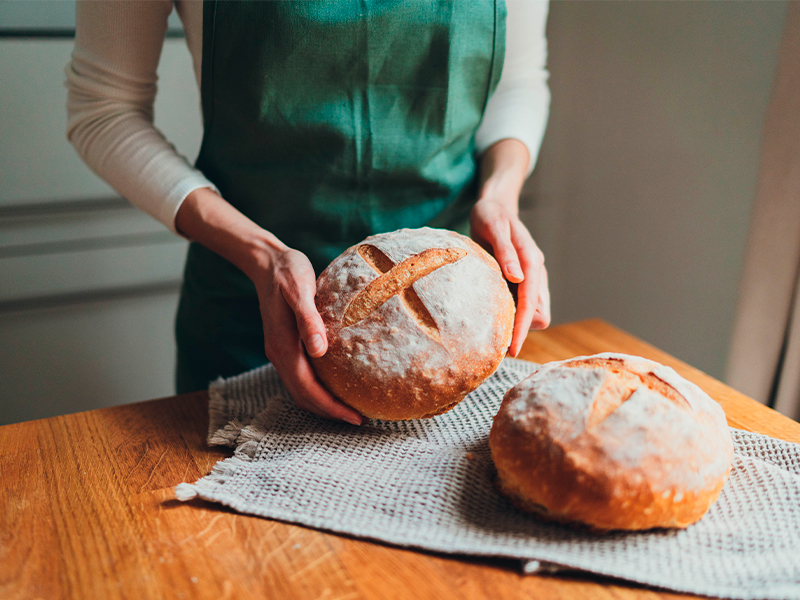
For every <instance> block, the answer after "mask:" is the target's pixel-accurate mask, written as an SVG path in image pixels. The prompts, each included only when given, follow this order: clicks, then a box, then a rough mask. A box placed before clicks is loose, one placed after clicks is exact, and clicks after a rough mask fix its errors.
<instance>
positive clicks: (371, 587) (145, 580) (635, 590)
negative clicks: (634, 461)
mask: <svg viewBox="0 0 800 600" xmlns="http://www.w3.org/2000/svg"><path fill="white" fill-rule="evenodd" d="M601 351H616V352H626V353H630V354H638V355H641V356H646V357H648V358H652V359H655V360H657V361H659V362H662V363H665V364H668V365H670V366H673V367H674V368H675V369H677V370H678V372H679V373H681V374H682V375H683V376H685V377H686V378H688V379H690V380H692V381H694V382H695V383H697V384H698V385H700V386H701V387H702V388H704V389H705V390H706V391H707V392H708V393H709V394H710V395H711V396H712V397H714V398H715V399H717V400H718V401H719V402H720V403H721V404H722V406H723V407H724V409H725V411H726V413H727V414H728V418H729V422H730V424H731V425H732V426H734V427H739V428H742V429H749V430H752V431H758V432H761V433H766V434H769V435H772V436H774V437H778V438H781V439H785V440H789V441H793V442H800V424H798V423H796V422H794V421H792V420H790V419H787V418H785V417H783V416H781V415H779V414H778V413H776V412H774V411H772V410H770V409H769V408H766V407H764V406H762V405H760V404H758V403H757V402H755V401H753V400H751V399H749V398H747V397H745V396H743V395H742V394H739V393H737V392H735V391H734V390H732V389H730V388H728V387H726V386H725V385H723V384H721V383H719V382H718V381H716V380H714V379H713V378H711V377H708V376H707V375H704V374H703V373H701V372H700V371H697V370H696V369H693V368H691V367H689V366H688V365H685V364H683V363H681V362H679V361H677V360H675V359H674V358H672V357H670V356H669V355H667V354H665V353H663V352H661V351H659V350H657V349H656V348H653V347H652V346H650V345H647V344H645V343H643V342H641V341H639V340H637V339H635V338H633V337H631V336H629V335H627V334H625V333H624V332H622V331H620V330H618V329H615V328H614V327H611V326H610V325H608V324H606V323H604V322H602V321H597V320H591V321H582V322H579V323H572V324H568V325H562V326H559V327H553V328H551V329H549V330H547V331H544V332H536V333H531V334H530V336H529V337H528V340H527V342H526V344H525V347H524V350H523V354H522V358H526V359H528V360H533V361H536V362H544V361H548V360H560V359H565V358H570V357H573V356H578V355H583V354H592V353H596V352H601ZM207 427H208V417H207V396H206V394H205V393H196V394H188V395H184V396H178V397H173V398H164V399H161V400H153V401H149V402H142V403H139V404H131V405H126V406H119V407H114V408H107V409H102V410H94V411H89V412H84V413H78V414H73V415H67V416H62V417H56V418H51V419H45V420H41V421H31V422H27V423H20V424H15V425H7V426H4V427H0V478H1V480H2V487H1V488H0V598H3V599H8V600H11V599H26V600H29V599H34V598H42V599H47V600H53V599H56V598H80V599H94V598H98V599H115V598H136V599H146V598H215V599H218V598H236V599H245V598H298V599H301V598H302V599H308V598H326V599H336V598H341V599H344V598H352V599H361V598H364V599H366V598H423V599H424V598H431V599H436V600H443V599H445V598H530V599H536V598H541V599H545V598H546V599H578V598H600V599H606V598H608V599H611V598H615V599H634V598H636V599H644V598H648V599H656V598H683V597H686V596H682V595H677V594H670V593H666V592H661V591H658V590H651V589H645V588H641V587H636V586H632V585H627V584H625V583H621V582H617V581H611V580H606V579H602V578H598V577H591V576H586V575H575V576H563V575H562V576H533V575H531V576H522V575H520V573H519V570H518V563H516V562H512V561H504V560H489V559H467V558H453V557H448V556H442V555H435V554H429V553H424V552H419V551H410V550H404V549H398V548H392V547H389V546H385V545H381V544H377V543H373V542H366V541H361V540H356V539H351V538H348V537H344V536H339V535H332V534H327V533H323V532H319V531H315V530H312V529H307V528H304V527H298V526H295V525H290V524H286V523H281V522H277V521H271V520H268V519H261V518H256V517H249V516H243V515H238V514H236V513H234V512H233V511H230V510H228V509H225V508H222V507H220V506H217V505H215V504H211V503H206V502H203V501H200V500H195V501H192V502H188V503H181V502H178V501H176V500H175V499H174V494H173V492H172V488H173V487H174V486H175V485H176V484H178V483H180V482H184V481H194V480H196V479H198V478H200V477H202V476H204V475H206V474H207V473H208V472H209V471H210V470H211V467H212V466H213V465H214V463H216V462H217V461H218V460H220V459H222V458H225V457H226V456H229V455H230V453H229V452H227V451H223V450H220V449H217V448H208V447H207V446H206V443H205V435H206V430H207Z"/></svg>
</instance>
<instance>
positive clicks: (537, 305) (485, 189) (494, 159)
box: [470, 139, 550, 356]
mask: <svg viewBox="0 0 800 600" xmlns="http://www.w3.org/2000/svg"><path fill="white" fill-rule="evenodd" d="M527 164H528V151H527V148H526V147H525V145H524V144H522V143H521V142H519V141H518V140H515V139H506V140H502V141H500V142H498V143H496V144H494V145H493V146H492V147H491V148H489V149H488V150H487V151H486V152H485V154H484V155H483V157H482V159H481V186H480V196H479V198H478V201H477V202H476V203H475V206H473V208H472V212H471V213H470V233H471V236H472V239H474V240H475V241H476V242H477V243H478V244H480V245H481V246H483V247H484V248H486V249H487V250H489V251H490V252H491V253H492V254H493V255H494V257H495V259H496V260H497V262H498V264H499V265H500V269H501V270H502V271H503V275H504V276H505V277H506V279H508V281H510V282H511V283H513V284H517V312H516V316H515V318H514V334H513V336H512V338H511V346H510V347H509V353H510V354H511V356H517V354H519V351H520V349H521V348H522V343H523V342H524V341H525V337H526V336H527V334H528V331H529V330H530V329H544V328H545V327H547V326H548V325H549V324H550V291H549V287H548V281H547V269H546V268H545V266H544V255H543V254H542V251H541V250H539V247H538V246H537V245H536V242H534V241H533V237H531V234H530V232H529V231H528V228H527V227H526V226H525V224H524V223H522V221H520V219H519V211H518V203H519V193H520V190H521V189H522V183H523V182H524V179H525V174H526V172H527Z"/></svg>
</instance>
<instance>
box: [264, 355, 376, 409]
mask: <svg viewBox="0 0 800 600" xmlns="http://www.w3.org/2000/svg"><path fill="white" fill-rule="evenodd" d="M281 363H282V365H281V369H279V370H278V373H279V374H280V375H281V378H282V380H283V381H284V384H285V385H286V388H287V389H288V390H289V393H290V394H291V395H292V399H293V400H294V402H295V404H297V406H299V407H300V408H302V409H304V410H307V411H309V412H311V413H314V414H315V415H317V416H319V417H323V418H325V419H333V420H337V421H345V422H347V423H351V424H352V425H361V424H362V423H364V422H365V421H366V419H365V418H364V417H362V416H361V414H359V413H358V412H357V411H356V410H353V409H352V408H350V407H349V406H347V405H346V404H344V403H343V402H341V401H339V400H337V399H336V398H334V397H333V395H332V394H331V393H330V392H329V391H328V390H326V389H325V387H324V386H323V385H322V384H321V383H320V382H319V380H318V379H317V376H316V374H315V373H314V370H313V369H312V368H311V365H310V364H309V362H308V359H306V357H305V356H304V355H303V354H302V352H298V353H296V354H295V355H294V356H291V357H289V360H288V361H286V360H282V361H281ZM287 363H288V364H287ZM275 368H276V369H278V366H277V365H276V367H275ZM281 371H283V373H281Z"/></svg>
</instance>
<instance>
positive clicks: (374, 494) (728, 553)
mask: <svg viewBox="0 0 800 600" xmlns="http://www.w3.org/2000/svg"><path fill="white" fill-rule="evenodd" d="M534 367H535V365H534V364H532V363H529V362H525V361H520V360H514V359H505V360H504V361H503V362H502V363H501V365H500V368H499V369H498V370H497V372H496V373H495V374H494V375H492V376H491V377H490V378H489V379H488V380H487V381H486V382H484V384H483V385H481V386H480V387H479V388H478V389H477V390H475V391H474V392H473V393H471V394H470V395H469V396H467V398H466V399H465V400H464V401H463V402H461V403H460V404H458V405H457V406H456V407H455V408H454V409H452V410H451V411H449V412H447V413H445V414H443V415H439V416H437V417H434V418H432V419H426V420H417V421H403V422H386V421H371V422H370V423H369V424H367V425H364V426H361V427H355V426H351V425H347V424H340V423H335V422H330V421H324V420H321V419H319V418H317V417H314V416H313V415H310V414H308V413H306V412H304V411H302V410H300V409H298V408H296V407H295V405H294V403H293V402H292V401H291V400H290V399H289V394H288V392H287V391H286V389H285V388H284V387H283V384H282V383H281V382H280V379H279V378H278V376H277V373H276V372H275V370H274V369H273V368H272V367H271V366H269V365H268V366H266V367H262V368H260V369H256V370H254V371H250V372H248V373H244V374H242V375H239V376H237V377H232V378H230V379H227V380H222V379H220V380H218V381H217V382H215V383H214V384H212V386H211V389H210V398H211V401H210V409H209V412H210V427H209V443H210V444H212V445H214V444H224V445H229V446H231V447H233V448H235V453H234V456H233V457H231V458H229V459H226V460H223V461H220V462H219V463H218V464H217V465H216V466H215V467H214V469H213V471H212V472H211V473H210V474H209V475H208V476H206V477H204V478H203V479H200V480H199V481H197V482H196V483H194V484H188V483H184V484H180V485H179V486H178V487H177V488H176V495H177V496H178V498H179V499H181V500H188V499H191V498H194V497H197V496H199V497H201V498H203V499H206V500H209V501H213V502H219V503H221V504H224V505H226V506H229V507H231V508H233V509H235V510H237V511H240V512H242V513H248V514H252V515H258V516H262V517H268V518H271V519H279V520H282V521H288V522H292V523H298V524H302V525H306V526H309V527H314V528H318V529H324V530H327V531H333V532H339V533H346V534H349V535H352V536H357V537H362V538H369V539H374V540H379V541H382V542H387V543H389V544H394V545H398V546H406V547H414V548H421V549H426V550H432V551H437V552H444V553H450V554H465V555H475V556H502V557H509V558H517V559H520V560H521V561H522V564H523V570H524V571H525V572H541V571H553V570H559V569H577V570H581V571H587V572H591V573H595V574H600V575H605V576H611V577H617V578H621V579H624V580H628V581H631V582H636V583H639V584H645V585H650V586H654V587H659V588H664V589H668V590H673V591H678V592H687V593H695V594H704V595H708V596H717V597H724V598H748V599H749V598H776V599H777V598H780V599H792V598H797V599H800V445H797V444H791V443H788V442H783V441H780V440H775V439H772V438H769V437H766V436H762V435H757V434H753V433H749V432H746V431H741V430H736V429H731V433H732V435H733V441H734V449H735V453H734V461H733V471H732V473H731V477H730V480H729V481H728V483H727V484H726V485H725V488H724V489H723V491H722V494H721V495H720V498H719V500H718V501H717V502H716V504H714V506H712V507H711V509H710V510H709V512H708V513H707V514H706V516H705V517H704V518H703V519H702V520H701V521H699V522H698V523H696V524H695V525H693V526H691V527H689V528H688V529H685V530H654V531H650V532H636V533H611V534H606V535H595V534H592V533H589V532H586V531H581V530H576V529H571V528H568V527H563V526H560V525H555V524H548V523H543V522H540V521H539V520H537V519H536V518H535V517H533V516H530V515H528V514H525V513H523V512H521V511H519V510H517V509H516V508H514V507H513V506H512V505H511V504H510V503H508V502H507V501H506V500H505V499H504V498H503V497H502V496H500V494H498V492H497V491H496V489H495V488H494V487H493V484H492V481H493V477H494V467H493V464H492V460H491V454H490V451H489V444H488V437H489V430H490V428H491V423H492V417H493V415H494V414H495V413H496V412H497V410H498V408H499V406H500V402H501V400H502V398H503V395H504V394H505V392H506V391H507V390H508V389H509V388H510V387H512V386H513V385H515V384H516V383H518V382H519V381H520V380H522V379H523V378H524V377H525V376H526V375H528V374H529V373H530V372H531V371H532V370H533V369H534Z"/></svg>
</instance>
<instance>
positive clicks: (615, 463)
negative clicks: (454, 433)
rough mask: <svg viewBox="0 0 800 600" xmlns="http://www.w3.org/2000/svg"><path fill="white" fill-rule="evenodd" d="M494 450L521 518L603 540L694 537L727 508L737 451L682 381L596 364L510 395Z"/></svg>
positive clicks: (634, 362)
mask: <svg viewBox="0 0 800 600" xmlns="http://www.w3.org/2000/svg"><path fill="white" fill-rule="evenodd" d="M489 445H490V448H491V452H492V459H493V461H494V464H495V466H496V467H497V476H498V477H497V484H498V486H499V488H500V491H501V492H502V493H503V494H505V495H506V496H508V498H509V499H510V500H511V501H512V503H514V504H515V505H516V506H518V507H519V508H521V509H523V510H527V511H530V512H533V513H536V514H538V515H540V516H541V517H543V518H545V519H547V520H552V521H558V522H562V523H582V524H584V525H588V526H589V527H590V528H592V529H595V530H598V531H606V530H616V529H628V530H632V529H650V528H654V527H687V526H688V525H690V524H692V523H694V522H695V521H697V520H698V519H700V518H701V517H702V516H703V515H704V514H705V512H706V511H707V510H708V508H709V507H710V506H711V505H712V504H713V503H714V501H715V500H716V499H717V497H718V496H719V493H720V491H721V490H722V487H723V485H724V484H725V481H726V480H727V478H728V475H729V473H730V469H731V460H732V457H733V444H732V441H731V435H730V431H729V429H728V427H727V424H726V419H725V414H724V413H723V411H722V409H721V407H720V406H719V404H717V403H716V402H715V401H714V400H712V399H711V398H710V397H709V396H708V395H707V394H706V393H705V392H703V391H702V390H701V389H700V388H699V387H697V386H696V385H694V384H693V383H691V382H689V381H686V380H685V379H684V378H682V377H681V376H680V375H678V374H677V373H676V372H675V371H674V370H672V369H671V368H669V367H666V366H664V365H660V364H658V363H655V362H653V361H650V360H646V359H643V358H638V357H633V356H627V355H622V354H611V353H606V354H598V355H595V356H589V357H579V358H575V359H571V360H566V361H561V362H554V363H548V364H545V365H542V366H541V367H540V368H539V369H538V370H537V371H535V372H534V373H533V374H532V375H530V376H529V377H527V378H526V379H524V380H523V381H522V382H520V383H519V384H518V385H516V386H514V387H513V388H511V389H510V390H509V391H508V392H507V393H506V395H505V397H504V399H503V403H502V405H501V407H500V410H499V412H498V413H497V415H496V416H495V418H494V422H493V424H492V429H491V434H490V436H489Z"/></svg>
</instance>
